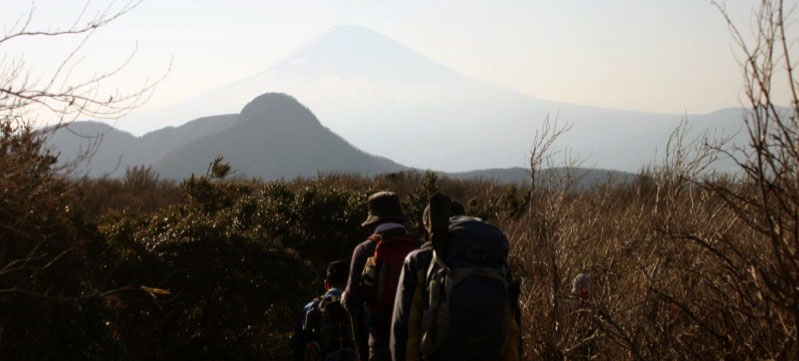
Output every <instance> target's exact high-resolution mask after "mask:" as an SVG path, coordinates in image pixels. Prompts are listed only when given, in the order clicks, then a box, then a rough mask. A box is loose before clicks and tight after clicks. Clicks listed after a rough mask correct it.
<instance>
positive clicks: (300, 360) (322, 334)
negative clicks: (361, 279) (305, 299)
mask: <svg viewBox="0 0 799 361" xmlns="http://www.w3.org/2000/svg"><path fill="white" fill-rule="evenodd" d="M348 274H349V264H348V263H347V261H343V260H341V261H334V262H331V263H330V264H329V265H328V266H327V272H326V277H325V282H324V287H325V294H324V295H322V296H319V297H317V298H315V299H314V300H313V301H311V302H309V303H308V304H307V305H305V307H304V308H303V310H302V315H301V317H300V321H299V322H298V324H297V327H296V328H295V330H294V338H293V339H292V343H293V346H294V347H293V348H294V360H295V361H315V360H342V361H344V360H356V359H357V358H356V350H355V344H354V339H353V332H352V323H351V321H350V316H349V313H348V312H347V311H346V310H345V309H344V308H343V306H342V305H341V294H342V292H343V291H344V286H345V285H346V283H347V276H348Z"/></svg>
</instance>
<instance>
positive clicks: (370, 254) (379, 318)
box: [343, 191, 421, 361]
mask: <svg viewBox="0 0 799 361" xmlns="http://www.w3.org/2000/svg"><path fill="white" fill-rule="evenodd" d="M366 207H367V209H368V210H369V215H368V216H367V217H366V220H365V221H364V222H363V223H361V225H362V226H363V227H366V228H369V229H370V230H371V231H372V235H371V236H369V239H367V240H366V241H364V242H362V243H361V244H359V245H358V246H356V247H355V250H354V251H353V252H352V260H351V261H350V275H349V280H348V281H347V288H346V289H345V290H344V295H343V304H344V307H345V308H346V309H347V311H349V313H350V315H351V316H352V318H353V324H354V325H356V326H357V325H361V324H362V322H361V321H360V320H363V319H365V314H364V306H366V307H367V308H368V310H369V317H368V322H369V324H368V330H365V331H364V332H358V330H355V331H356V334H357V336H356V339H357V341H358V346H359V347H358V348H359V351H360V353H361V360H364V361H366V360H369V361H374V360H377V361H382V360H390V359H391V356H390V355H389V336H390V333H391V316H392V312H393V309H394V294H395V292H396V287H397V283H398V282H399V274H400V271H401V269H402V261H403V260H404V259H405V256H406V255H407V254H408V253H410V252H411V251H413V250H415V249H417V248H418V247H419V244H420V243H421V241H420V240H419V237H417V236H413V235H410V234H408V232H407V231H406V229H405V226H404V225H403V223H404V222H405V220H406V219H407V218H406V217H405V214H404V213H403V212H402V206H401V204H400V200H399V197H398V196H397V195H396V194H394V193H393V192H388V191H382V192H377V193H375V194H372V195H371V196H369V199H368V200H367V202H366ZM378 251H379V252H378ZM381 274H382V275H391V277H380V276H379V275H381ZM378 295H379V296H378ZM367 334H368V341H367V340H366V339H367Z"/></svg>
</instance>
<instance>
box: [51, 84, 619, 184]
mask: <svg viewBox="0 0 799 361" xmlns="http://www.w3.org/2000/svg"><path fill="white" fill-rule="evenodd" d="M98 142H99V143H98ZM47 145H48V148H49V149H51V150H53V151H55V152H57V153H58V154H60V157H59V161H60V162H61V164H65V163H69V162H72V161H73V160H75V159H76V157H78V156H80V155H82V154H83V152H82V151H85V150H87V149H92V148H93V147H95V146H96V148H94V149H93V150H95V152H94V153H93V154H92V155H91V157H89V158H88V159H87V160H86V161H85V162H81V163H78V164H79V167H78V168H77V169H75V170H74V171H73V173H72V174H71V175H73V176H83V175H86V176H89V177H105V176H108V177H120V176H123V175H124V173H125V170H126V169H127V168H128V167H132V166H137V165H150V166H152V167H153V168H154V170H155V171H157V172H158V173H159V175H160V176H161V177H163V178H166V179H175V180H180V179H183V178H187V177H189V176H191V175H192V174H195V175H203V174H205V172H206V171H207V168H208V165H209V164H210V163H211V161H212V160H213V159H215V158H216V157H217V156H218V155H222V156H224V157H225V160H226V161H228V162H229V163H230V165H231V166H232V168H233V170H234V171H235V172H236V173H237V174H238V175H240V176H245V177H256V178H261V179H265V180H273V179H291V178H295V177H300V176H302V177H313V176H316V175H319V174H329V173H351V174H359V175H363V176H376V175H380V174H387V173H395V172H398V171H420V170H418V169H413V168H409V167H406V166H403V165H401V164H398V163H395V162H393V161H391V160H389V159H387V158H383V157H380V156H375V155H370V154H367V153H365V152H363V151H361V150H359V149H357V148H355V147H353V146H352V145H350V144H349V143H348V142H347V141H345V140H344V139H343V138H341V137H339V136H338V135H336V134H335V133H333V132H332V131H330V130H329V129H327V128H325V127H324V126H323V125H322V123H321V122H320V121H319V119H317V118H316V116H314V114H313V113H312V112H311V110H310V109H308V108H307V107H305V106H303V105H302V104H300V103H299V102H298V101H297V100H296V99H294V98H293V97H291V96H289V95H286V94H280V93H267V94H263V95H261V96H258V97H256V98H255V99H253V100H252V101H250V102H249V103H247V105H246V106H244V108H243V109H242V111H241V112H240V113H239V114H227V115H219V116H212V117H204V118H200V119H196V120H193V121H191V122H188V123H186V124H184V125H182V126H180V127H176V128H175V127H167V128H164V129H160V130H157V131H154V132H150V133H147V134H145V135H143V136H141V137H136V136H134V135H132V134H130V133H127V132H124V131H120V130H118V129H115V128H113V127H111V126H109V125H107V124H105V123H98V122H75V123H72V124H70V125H69V127H68V128H64V129H59V130H57V131H56V132H54V133H53V134H52V135H51V136H50V137H49V139H48V142H47ZM553 171H558V170H553ZM578 172H579V173H580V174H581V175H583V178H584V179H581V180H580V184H581V185H582V186H583V187H584V186H588V185H591V184H594V183H596V182H601V181H605V180H606V179H607V177H608V176H614V177H616V179H617V180H621V181H628V180H629V179H631V178H632V177H634V175H632V174H628V173H622V172H612V171H605V170H589V169H579V170H578ZM437 173H438V174H439V175H441V176H445V177H449V178H453V179H482V180H486V181H495V182H499V183H516V184H524V183H529V171H528V170H526V169H524V168H509V169H484V170H475V171H470V172H462V173H447V172H437Z"/></svg>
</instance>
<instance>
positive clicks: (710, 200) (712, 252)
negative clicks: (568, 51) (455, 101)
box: [0, 128, 796, 360]
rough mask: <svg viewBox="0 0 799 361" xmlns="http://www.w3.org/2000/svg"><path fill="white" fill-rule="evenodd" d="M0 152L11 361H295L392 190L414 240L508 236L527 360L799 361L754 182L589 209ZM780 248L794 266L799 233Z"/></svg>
mask: <svg viewBox="0 0 799 361" xmlns="http://www.w3.org/2000/svg"><path fill="white" fill-rule="evenodd" d="M0 145H2V148H1V149H2V150H3V153H2V154H0V155H2V156H1V157H0V162H3V163H2V164H3V165H4V166H6V168H5V169H9V170H10V171H8V172H6V173H4V174H2V178H0V179H2V182H3V183H2V187H0V191H2V192H4V193H3V194H2V195H3V197H2V198H1V199H0V201H1V202H2V203H0V206H1V207H0V227H2V229H1V230H0V246H2V250H3V253H2V254H0V256H2V259H0V261H1V262H2V263H0V267H2V269H1V270H0V306H2V307H3V309H6V310H14V311H13V312H5V313H3V315H2V316H0V353H2V354H3V355H4V356H7V357H8V358H10V359H53V358H58V359H98V360H99V359H103V360H108V359H126V360H128V359H133V360H173V359H192V360H203V359H205V360H215V359H275V360H284V359H288V357H289V347H288V340H289V337H290V333H291V330H292V326H293V324H294V322H295V321H296V316H297V311H298V310H299V307H300V306H301V305H302V304H304V303H305V302H307V300H308V299H310V298H311V297H314V296H316V295H317V294H318V293H320V292H321V274H322V271H323V269H324V266H325V264H326V263H327V262H329V261H331V260H334V259H341V258H349V256H350V252H351V250H352V248H353V247H354V246H355V245H356V244H357V243H358V242H360V241H362V240H363V239H364V238H365V237H366V236H367V234H366V233H365V232H366V231H365V230H364V229H362V228H361V227H360V226H359V225H360V222H361V221H363V219H365V217H366V207H365V201H366V198H367V196H368V195H369V194H370V193H372V192H374V191H376V190H379V189H393V190H395V191H397V192H398V193H399V194H400V196H401V199H402V203H403V207H404V209H405V210H406V212H407V213H408V216H409V226H410V227H412V228H417V227H418V223H419V220H420V218H421V212H422V209H423V207H424V205H425V202H426V199H427V197H428V196H429V195H430V194H431V193H432V192H435V191H442V192H444V193H447V194H451V195H453V196H454V198H455V199H458V200H460V201H461V202H463V203H464V205H465V206H466V208H467V212H468V213H470V214H473V215H478V216H481V217H484V218H485V219H488V220H490V221H491V222H493V223H495V224H498V225H499V226H500V227H501V228H502V229H503V230H504V231H505V232H506V234H507V235H508V237H509V239H510V240H511V242H512V248H513V249H512V254H511V261H512V267H513V269H514V271H515V273H516V274H517V275H518V276H517V277H518V278H519V279H520V280H521V282H522V296H521V297H522V298H521V303H522V310H523V320H524V325H523V326H524V327H523V328H524V341H525V350H526V355H527V358H528V359H549V360H560V359H576V358H579V354H580V353H581V352H584V351H585V350H587V349H588V350H593V351H592V352H594V356H595V357H596V358H599V359H636V360H652V359H720V358H727V359H746V358H751V357H753V356H754V357H759V356H766V357H773V358H775V359H790V358H791V357H793V356H794V355H796V349H795V348H792V347H793V346H792V345H795V343H793V344H792V343H791V342H793V341H792V340H794V339H795V337H796V336H795V333H794V332H795V330H796V328H795V326H794V325H793V324H792V323H791V322H793V321H792V319H791V315H792V313H791V311H790V310H791V309H790V305H791V304H792V303H790V302H793V301H792V300H795V299H796V295H795V294H791V293H790V292H791V291H790V287H791V286H790V285H791V284H795V283H791V282H792V281H791V280H792V279H795V277H796V274H795V273H792V272H793V271H791V270H792V268H789V267H793V266H790V263H789V264H788V265H785V264H783V265H781V264H780V262H779V260H780V258H776V257H775V256H774V254H775V253H774V252H778V253H776V254H780V253H779V252H782V251H779V250H776V251H775V250H774V248H770V247H772V245H773V244H774V243H773V242H774V238H772V237H771V236H770V235H772V232H769V228H768V226H765V227H764V226H758V225H768V222H769V218H767V217H766V216H765V215H764V214H767V213H765V212H764V211H763V208H760V209H761V210H760V211H759V212H760V213H759V212H758V211H756V210H757V208H753V207H755V205H756V203H755V201H754V198H752V197H755V196H757V194H758V192H756V190H757V187H756V183H752V182H746V181H731V180H729V179H724V178H707V179H705V180H704V181H702V180H701V178H698V177H696V176H695V175H691V174H690V170H685V169H677V168H673V167H670V166H669V165H668V164H667V165H665V166H664V167H662V168H657V169H655V170H653V171H651V172H649V173H648V174H646V175H645V176H641V177H640V178H639V180H638V181H637V182H634V183H631V184H611V183H609V184H604V185H597V186H596V187H594V188H592V189H588V190H579V191H573V190H572V188H570V183H569V182H570V181H569V179H570V178H569V177H567V176H562V175H561V174H560V173H552V175H551V176H550V178H549V179H539V180H538V181H537V182H536V183H534V185H535V187H532V188H530V187H518V186H506V185H497V184H493V183H490V182H483V181H453V180H449V179H438V178H437V177H436V176H435V175H434V174H432V173H428V174H421V173H413V172H404V173H395V174H388V175H384V176H380V177H377V178H375V179H366V178H362V177H357V176H346V175H328V176H319V177H317V178H315V179H297V180H293V181H291V182H285V181H275V182H260V181H246V180H221V179H209V178H205V177H200V178H191V179H187V180H185V181H183V182H182V183H180V184H177V183H174V182H166V181H161V180H158V178H157V175H155V174H153V173H152V172H148V171H147V170H146V168H144V169H141V168H137V169H135V170H134V171H135V173H131V174H130V176H129V177H128V178H127V179H123V180H113V179H100V180H88V179H82V180H75V181H70V180H64V179H61V178H59V177H57V176H55V175H54V173H53V172H52V171H51V170H50V168H49V167H50V165H51V164H52V161H53V158H52V157H51V156H49V155H47V154H46V153H41V152H40V149H39V148H38V143H37V142H36V141H35V138H33V137H31V135H30V132H28V131H27V130H26V129H24V128H21V129H10V128H7V130H6V132H5V133H3V137H2V143H0ZM686 174H687V175H686ZM790 180H791V178H785V179H782V180H780V182H783V183H781V184H786V187H787V186H789V185H790V184H794V183H790V182H791V181H790ZM720 189H724V190H727V191H732V192H734V194H736V195H737V196H738V197H739V198H735V199H748V200H749V201H748V202H749V203H748V206H747V207H748V208H736V207H734V205H735V204H736V203H733V204H731V203H730V202H729V200H726V199H724V197H722V195H723V194H730V193H719V190H720ZM100 195H103V196H100ZM793 195H795V193H791V192H782V193H779V192H778V193H772V194H771V195H770V196H769V199H768V202H772V203H771V204H779V203H773V202H775V201H776V202H783V203H784V204H786V205H789V204H791V203H790V202H791V199H793V198H786V196H790V197H793ZM740 197H749V198H740ZM753 209H754V210H753ZM744 211H745V212H749V213H742V212H744ZM769 212H771V219H773V220H780V222H782V223H781V224H783V225H784V224H791V223H789V222H792V221H791V219H790V218H789V216H790V213H784V212H781V213H778V212H776V209H773V210H769ZM742 214H743V215H745V216H742ZM764 217H766V218H764ZM777 217H783V218H777ZM750 220H751V221H750ZM775 222H776V221H775ZM775 224H777V223H775ZM752 225H755V226H757V227H755V228H753V227H752ZM779 232H781V233H779V234H778V235H779V236H780V237H784V238H781V239H785V240H786V243H785V245H786V246H785V247H787V248H785V249H787V251H789V252H795V248H791V247H793V246H791V243H789V242H788V241H789V240H792V239H795V238H796V234H795V231H793V230H792V229H786V228H779ZM779 239H780V238H778V240H779ZM763 250H769V252H763ZM794 254H795V253H794ZM783 260H786V259H784V258H783ZM786 262H794V261H790V260H788V261H786ZM783 270H788V272H787V273H785V272H783ZM578 273H588V274H590V275H591V277H592V281H593V286H594V290H593V293H592V295H591V298H590V299H589V300H588V301H586V302H583V301H578V300H576V299H575V298H574V297H573V296H572V295H571V293H570V282H571V279H572V278H573V277H574V276H575V275H577V274H578ZM589 346H590V347H589Z"/></svg>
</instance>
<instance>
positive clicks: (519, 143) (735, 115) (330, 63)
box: [118, 26, 743, 172]
mask: <svg viewBox="0 0 799 361" xmlns="http://www.w3.org/2000/svg"><path fill="white" fill-rule="evenodd" d="M530 66H535V64H530ZM267 91H273V92H283V93H287V94H291V95H292V96H294V97H296V98H297V99H299V100H300V101H302V103H303V104H306V105H307V106H309V107H310V108H311V109H313V110H314V113H315V114H316V115H317V116H319V118H320V119H323V120H324V124H325V126H326V127H328V128H330V129H331V130H332V131H334V132H335V133H336V134H339V135H340V136H341V137H343V138H344V139H347V140H348V141H349V142H350V143H351V144H353V145H354V146H356V147H357V148H359V149H362V150H364V151H366V152H369V153H375V154H380V155H382V156H385V157H388V158H390V159H392V160H395V161H397V162H399V163H401V164H405V165H407V166H410V167H414V168H420V169H440V170H444V171H450V172H462V171H469V170H473V169H487V168H496V167H499V168H512V167H519V166H523V165H524V164H525V163H526V156H527V154H528V152H529V147H530V144H531V142H532V140H533V138H534V136H535V132H536V130H538V129H540V128H541V125H542V123H543V122H544V119H546V118H547V117H548V116H549V117H550V118H553V119H554V118H557V119H558V120H559V122H560V124H561V125H562V124H565V123H569V124H571V125H572V129H571V131H569V132H567V133H566V134H564V135H563V136H562V137H561V139H560V140H559V145H563V146H567V147H570V148H572V149H573V151H574V153H575V154H578V155H581V156H587V155H591V159H590V160H589V163H588V164H591V165H592V166H594V167H597V168H603V169H616V170H622V171H627V172H635V171H637V170H638V169H640V168H641V167H642V166H644V165H645V164H647V163H649V162H652V161H654V160H655V159H656V156H662V153H663V150H664V148H665V142H666V140H667V139H668V136H669V135H670V134H671V132H672V130H673V129H674V128H675V127H676V126H677V125H678V124H679V122H680V121H681V120H682V119H683V118H687V120H688V122H689V124H691V125H692V126H693V130H692V131H691V133H690V135H691V136H697V135H699V134H702V133H703V132H704V131H705V130H706V129H708V128H714V129H718V130H722V131H723V132H725V133H727V134H732V133H735V131H736V130H738V129H739V128H740V125H741V124H742V123H741V118H742V115H743V110H742V109H733V110H722V111H719V112H714V113H709V114H688V115H685V114H657V113H646V112H639V111H626V110H614V109H606V108H600V107H592V106H583V105H576V104H567V103H562V102H556V101H547V100H542V99H538V98H534V97H532V96H529V95H525V94H522V93H519V92H516V91H514V90H511V89H508V88H505V87H502V86H498V85H494V84H490V83H486V82H483V81H479V80H476V79H473V78H470V77H468V76H465V75H463V74H460V73H458V72H456V71H454V70H452V69H449V68H447V67H446V66H444V65H442V64H439V63H437V62H435V61H433V60H431V59H429V58H427V57H425V56H424V55H422V54H419V53H417V52H415V51H413V50H411V49H409V48H407V47H405V46H403V45H402V44H400V43H399V42H397V41H395V40H393V39H391V38H390V37H388V36H385V35H383V34H380V33H378V32H376V31H373V30H371V29H368V28H364V27H360V26H338V27H334V28H332V29H330V30H329V31H328V32H326V33H325V34H323V35H322V36H320V37H319V38H317V39H315V40H314V41H312V42H310V43H308V44H307V45H306V46H304V47H302V48H300V49H299V50H298V51H296V52H294V53H293V54H291V55H290V56H288V57H287V58H285V59H283V60H282V61H279V62H278V63H276V64H275V65H274V66H271V67H269V68H268V69H266V70H265V71H262V72H260V73H258V74H256V75H254V76H251V77H248V78H245V79H242V80H240V81H236V82H234V83H231V84H228V85H225V86H222V87H219V88H216V89H213V90H210V91H207V92H204V93H202V94H200V95H197V96H195V97H193V98H191V99H187V100H185V101H182V102H179V103H176V104H174V105H171V106H168V107H165V108H163V109H160V110H154V111H150V112H142V113H139V114H133V115H131V116H130V118H129V119H122V120H121V121H120V122H119V123H118V124H119V126H120V127H121V128H123V129H130V130H138V131H141V130H142V129H146V128H148V127H149V129H152V128H154V127H155V124H162V125H163V124H172V125H178V124H182V123H183V122H186V121H188V120H190V119H193V118H197V117H200V116H206V115H209V114H226V113H232V112H236V111H238V110H239V109H240V107H241V104H244V103H245V102H246V101H248V100H250V99H252V98H254V97H255V96H257V95H259V94H262V93H264V92H267ZM374 134H391V137H375V136H373V135H374ZM738 139H739V140H740V137H739V138H738Z"/></svg>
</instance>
